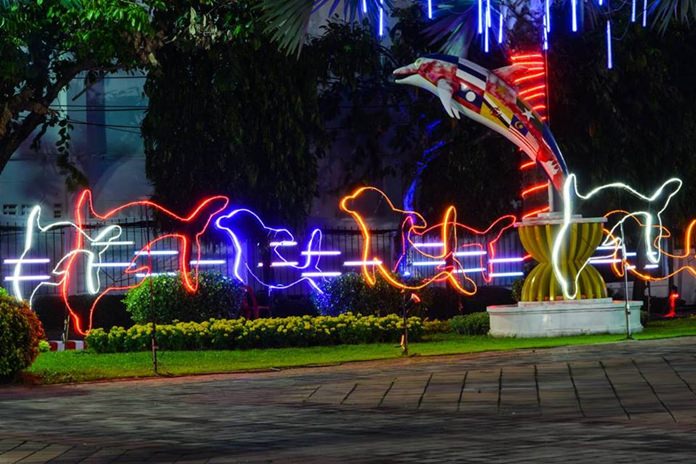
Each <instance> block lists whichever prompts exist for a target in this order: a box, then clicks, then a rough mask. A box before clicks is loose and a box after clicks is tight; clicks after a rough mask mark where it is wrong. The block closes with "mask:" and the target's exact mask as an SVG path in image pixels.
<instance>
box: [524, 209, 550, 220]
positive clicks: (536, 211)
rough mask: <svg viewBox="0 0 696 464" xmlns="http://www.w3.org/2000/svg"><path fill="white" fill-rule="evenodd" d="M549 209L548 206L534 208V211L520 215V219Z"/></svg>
mask: <svg viewBox="0 0 696 464" xmlns="http://www.w3.org/2000/svg"><path fill="white" fill-rule="evenodd" d="M549 209H550V208H549V207H548V206H544V207H543V208H539V209H535V210H534V211H530V212H528V213H527V214H525V215H524V216H522V219H523V220H524V219H527V218H528V217H532V216H536V215H537V214H539V213H545V212H547V211H549Z"/></svg>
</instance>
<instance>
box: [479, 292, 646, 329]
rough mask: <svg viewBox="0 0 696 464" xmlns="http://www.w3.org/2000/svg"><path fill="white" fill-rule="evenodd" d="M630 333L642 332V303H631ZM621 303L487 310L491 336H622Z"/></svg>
mask: <svg viewBox="0 0 696 464" xmlns="http://www.w3.org/2000/svg"><path fill="white" fill-rule="evenodd" d="M629 306H630V308H631V315H630V324H631V333H636V332H642V331H643V326H642V325H641V323H640V308H641V306H643V302H642V301H630V302H629ZM624 307H625V302H624V301H612V299H611V298H598V299H592V300H576V301H544V302H520V303H518V304H516V305H498V306H489V307H488V308H487V310H488V314H489V315H490V319H491V331H490V335H492V336H494V337H521V338H528V337H555V336H559V335H581V334H599V333H625V332H626V316H625V314H624Z"/></svg>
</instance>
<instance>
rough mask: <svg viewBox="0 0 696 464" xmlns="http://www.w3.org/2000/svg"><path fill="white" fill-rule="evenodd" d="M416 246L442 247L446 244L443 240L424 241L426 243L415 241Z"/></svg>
mask: <svg viewBox="0 0 696 464" xmlns="http://www.w3.org/2000/svg"><path fill="white" fill-rule="evenodd" d="M413 246H414V247H415V248H442V247H443V246H445V244H444V243H442V242H424V243H414V244H413Z"/></svg>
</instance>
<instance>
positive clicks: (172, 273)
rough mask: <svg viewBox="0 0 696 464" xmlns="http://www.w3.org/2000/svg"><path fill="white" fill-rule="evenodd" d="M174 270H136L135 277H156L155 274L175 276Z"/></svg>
mask: <svg viewBox="0 0 696 464" xmlns="http://www.w3.org/2000/svg"><path fill="white" fill-rule="evenodd" d="M175 275H177V274H176V272H149V273H148V272H138V273H137V274H135V277H137V278H139V279H144V278H145V277H157V276H175Z"/></svg>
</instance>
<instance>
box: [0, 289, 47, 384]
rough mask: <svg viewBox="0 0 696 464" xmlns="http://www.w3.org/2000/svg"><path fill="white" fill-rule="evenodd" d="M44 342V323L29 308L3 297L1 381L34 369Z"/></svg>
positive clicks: (0, 297)
mask: <svg viewBox="0 0 696 464" xmlns="http://www.w3.org/2000/svg"><path fill="white" fill-rule="evenodd" d="M44 338H46V334H45V333H44V330H43V327H42V326H41V321H39V318H38V317H36V314H35V313H34V312H33V311H32V310H31V309H29V306H28V305H27V304H26V303H21V302H19V301H17V300H16V299H14V298H12V297H10V296H8V295H7V292H3V293H2V294H0V379H10V378H12V377H14V376H15V375H16V374H17V373H19V372H20V371H22V370H23V369H26V368H27V367H29V366H31V364H32V363H33V362H34V360H35V359H36V357H37V356H38V355H39V342H40V341H41V340H43V339H44Z"/></svg>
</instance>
